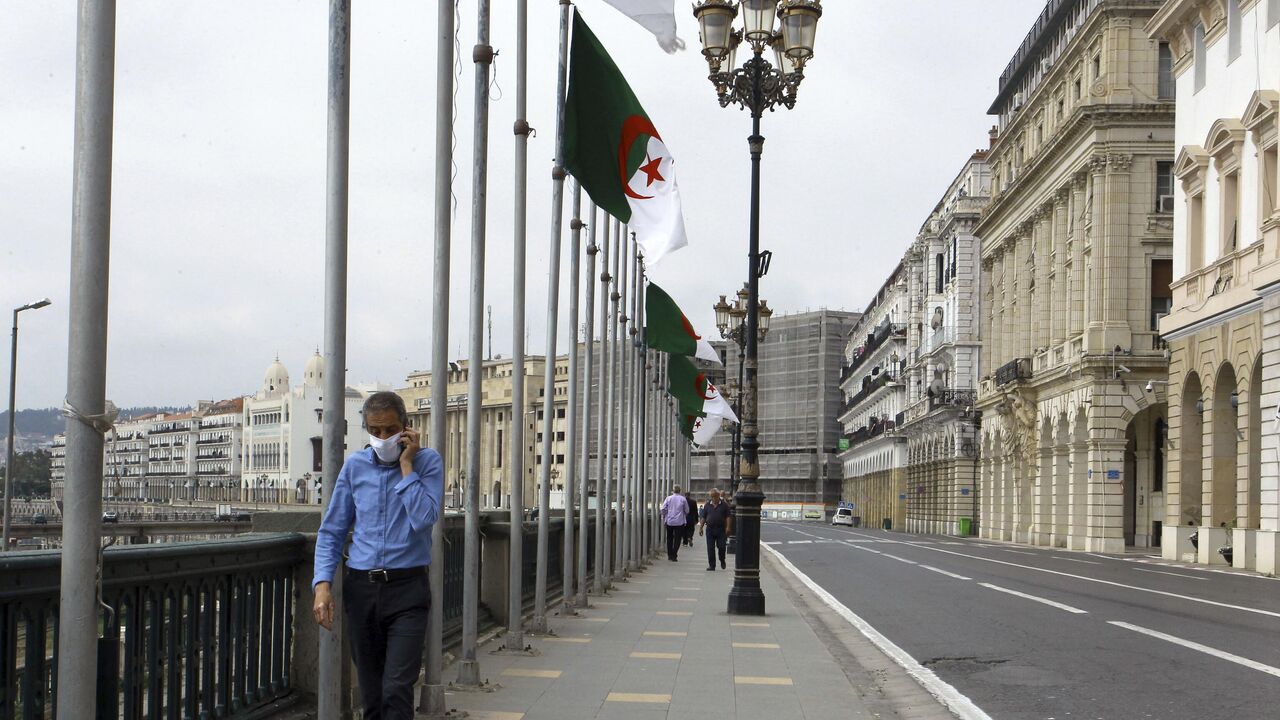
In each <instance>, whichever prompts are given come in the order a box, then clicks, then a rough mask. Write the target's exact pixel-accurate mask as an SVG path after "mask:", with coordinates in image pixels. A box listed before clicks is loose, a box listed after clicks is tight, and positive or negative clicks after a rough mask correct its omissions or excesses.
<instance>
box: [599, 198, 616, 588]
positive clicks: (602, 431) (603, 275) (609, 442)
mask: <svg viewBox="0 0 1280 720" xmlns="http://www.w3.org/2000/svg"><path fill="white" fill-rule="evenodd" d="M601 222H602V224H603V226H604V232H603V234H602V235H603V237H602V239H601V251H602V252H603V253H604V256H603V257H601V258H600V343H601V347H600V390H599V404H598V407H599V408H600V409H601V412H600V426H599V428H598V429H597V434H596V472H597V473H599V474H598V475H597V477H596V578H595V590H596V594H597V595H599V594H603V593H604V592H605V591H606V590H607V589H608V587H609V579H610V578H609V513H610V506H609V498H610V497H611V496H610V494H609V457H610V454H611V453H612V452H613V405H612V404H611V403H610V402H609V391H610V388H611V387H612V386H613V353H612V352H611V348H612V347H613V344H612V343H611V342H610V338H609V336H610V335H611V334H612V333H611V330H612V328H611V327H610V323H609V317H610V315H609V303H610V300H609V288H610V281H612V280H613V276H612V275H611V274H609V259H610V258H611V257H612V256H613V250H612V246H611V244H610V239H609V238H610V235H611V234H615V233H616V230H615V228H614V221H613V219H612V218H610V217H609V215H608V214H606V213H601Z"/></svg>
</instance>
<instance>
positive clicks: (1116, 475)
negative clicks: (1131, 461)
mask: <svg viewBox="0 0 1280 720" xmlns="http://www.w3.org/2000/svg"><path fill="white" fill-rule="evenodd" d="M1107 479H1108V480H1119V479H1120V471H1119V470H1108V471H1107Z"/></svg>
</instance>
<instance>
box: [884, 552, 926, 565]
mask: <svg viewBox="0 0 1280 720" xmlns="http://www.w3.org/2000/svg"><path fill="white" fill-rule="evenodd" d="M880 554H881V555H884V556H885V557H887V558H893V559H894V560H897V561H898V562H903V563H906V564H908V565H919V564H920V563H918V562H916V561H915V560H908V559H906V558H904V557H898V556H897V555H890V554H889V553H880Z"/></svg>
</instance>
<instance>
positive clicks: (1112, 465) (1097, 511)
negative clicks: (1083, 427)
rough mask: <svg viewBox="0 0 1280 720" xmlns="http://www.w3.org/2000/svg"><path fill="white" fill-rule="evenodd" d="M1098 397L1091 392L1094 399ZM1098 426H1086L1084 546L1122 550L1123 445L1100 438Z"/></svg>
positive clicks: (1114, 551)
mask: <svg viewBox="0 0 1280 720" xmlns="http://www.w3.org/2000/svg"><path fill="white" fill-rule="evenodd" d="M1098 400H1099V396H1098V395H1094V402H1097V401H1098ZM1104 432H1106V430H1104V429H1103V428H1101V427H1096V426H1095V427H1091V428H1090V429H1089V435H1090V442H1089V470H1090V473H1087V474H1089V475H1091V477H1089V478H1088V484H1089V506H1088V507H1089V530H1088V537H1087V539H1086V542H1085V548H1086V549H1087V550H1089V551H1090V552H1098V553H1122V552H1124V449H1125V446H1126V445H1127V443H1126V441H1125V440H1124V438H1123V437H1121V438H1120V439H1118V440H1117V439H1115V438H1103V437H1099V435H1101V434H1103V433H1104Z"/></svg>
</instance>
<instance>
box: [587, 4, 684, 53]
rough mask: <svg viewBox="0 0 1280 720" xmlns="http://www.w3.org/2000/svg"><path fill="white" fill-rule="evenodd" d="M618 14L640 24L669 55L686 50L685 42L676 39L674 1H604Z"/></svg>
mask: <svg viewBox="0 0 1280 720" xmlns="http://www.w3.org/2000/svg"><path fill="white" fill-rule="evenodd" d="M604 1H605V2H607V3H609V4H610V5H612V6H614V7H615V8H617V9H618V12H620V13H622V14H623V15H626V16H627V17H629V18H631V19H632V20H635V21H636V22H638V23H640V25H641V26H642V27H644V29H645V30H648V31H649V32H651V33H653V36H654V37H656V38H658V44H659V45H661V46H662V49H663V50H666V51H667V52H668V53H674V52H675V51H677V50H683V49H684V41H683V40H681V39H680V38H679V37H676V12H675V3H673V2H672V0H604Z"/></svg>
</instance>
